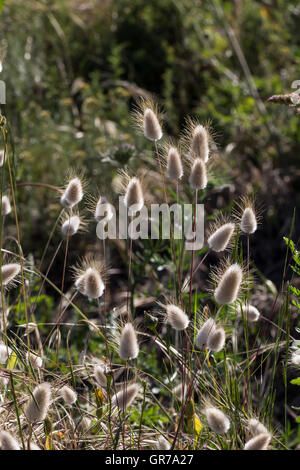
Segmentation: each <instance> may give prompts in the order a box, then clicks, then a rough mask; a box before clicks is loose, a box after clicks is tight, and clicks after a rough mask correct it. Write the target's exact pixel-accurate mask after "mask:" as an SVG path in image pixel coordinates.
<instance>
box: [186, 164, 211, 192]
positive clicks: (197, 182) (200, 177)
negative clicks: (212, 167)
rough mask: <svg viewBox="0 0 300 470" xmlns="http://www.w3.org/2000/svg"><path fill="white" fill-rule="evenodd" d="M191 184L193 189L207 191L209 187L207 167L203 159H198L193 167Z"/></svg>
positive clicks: (190, 178)
mask: <svg viewBox="0 0 300 470" xmlns="http://www.w3.org/2000/svg"><path fill="white" fill-rule="evenodd" d="M189 184H190V187H191V188H192V189H195V190H199V189H205V188H206V186H207V171H206V165H205V162H204V161H203V160H201V158H196V159H195V160H194V161H193V163H192V166H191V171H190V176H189Z"/></svg>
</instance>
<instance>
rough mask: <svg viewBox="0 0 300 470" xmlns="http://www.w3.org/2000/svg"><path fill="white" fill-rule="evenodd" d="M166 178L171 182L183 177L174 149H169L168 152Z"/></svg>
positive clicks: (178, 157) (178, 158)
mask: <svg viewBox="0 0 300 470" xmlns="http://www.w3.org/2000/svg"><path fill="white" fill-rule="evenodd" d="M167 176H168V178H169V179H170V180H172V181H173V180H174V181H178V180H180V179H181V178H182V176H183V168H182V162H181V158H180V155H179V152H178V150H177V148H176V147H170V148H169V151H168V155H167Z"/></svg>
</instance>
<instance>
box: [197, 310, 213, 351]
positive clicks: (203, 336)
mask: <svg viewBox="0 0 300 470" xmlns="http://www.w3.org/2000/svg"><path fill="white" fill-rule="evenodd" d="M215 329H216V323H215V320H214V319H213V318H208V319H207V320H206V321H205V322H204V323H203V325H202V326H201V328H200V330H199V331H198V333H197V335H196V338H195V344H196V346H197V348H200V349H204V348H207V341H208V338H209V336H210V335H211V334H212V333H213V332H214V331H215Z"/></svg>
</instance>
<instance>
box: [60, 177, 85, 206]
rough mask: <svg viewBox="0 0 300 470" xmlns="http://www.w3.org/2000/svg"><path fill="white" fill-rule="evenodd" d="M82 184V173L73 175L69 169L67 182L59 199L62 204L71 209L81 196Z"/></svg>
mask: <svg viewBox="0 0 300 470" xmlns="http://www.w3.org/2000/svg"><path fill="white" fill-rule="evenodd" d="M84 186H85V181H84V179H83V175H82V174H80V175H78V176H75V174H74V172H73V171H71V172H70V175H69V177H68V183H67V184H66V187H65V190H64V192H63V194H62V196H61V199H60V202H61V204H62V206H63V207H66V208H69V209H71V208H73V207H74V206H76V205H77V204H79V202H80V201H81V200H82V198H83V190H84Z"/></svg>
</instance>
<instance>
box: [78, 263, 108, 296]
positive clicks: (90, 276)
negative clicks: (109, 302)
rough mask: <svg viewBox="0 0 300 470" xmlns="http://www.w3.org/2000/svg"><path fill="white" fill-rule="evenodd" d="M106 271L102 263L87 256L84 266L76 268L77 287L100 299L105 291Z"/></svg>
mask: <svg viewBox="0 0 300 470" xmlns="http://www.w3.org/2000/svg"><path fill="white" fill-rule="evenodd" d="M103 276H104V273H103V267H102V265H101V264H100V263H99V262H98V261H96V260H93V259H90V258H86V259H85V260H84V261H83V267H82V268H75V287H76V289H77V290H78V291H79V292H80V293H81V294H83V295H86V296H87V297H89V298H90V299H98V298H99V297H101V296H102V295H103V293H104V289H105V284H104V277H103Z"/></svg>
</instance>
